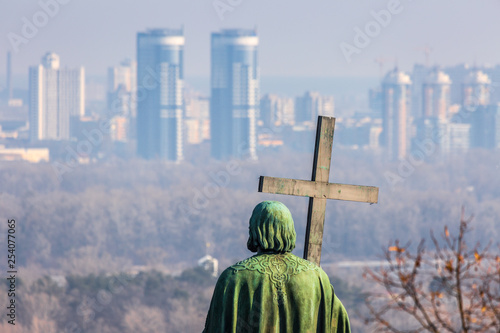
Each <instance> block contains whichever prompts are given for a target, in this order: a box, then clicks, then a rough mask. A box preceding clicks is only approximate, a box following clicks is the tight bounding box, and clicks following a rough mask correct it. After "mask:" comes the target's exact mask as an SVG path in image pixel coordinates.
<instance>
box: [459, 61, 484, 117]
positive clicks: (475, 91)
mask: <svg viewBox="0 0 500 333" xmlns="http://www.w3.org/2000/svg"><path fill="white" fill-rule="evenodd" d="M490 86H491V80H490V78H489V77H488V75H487V74H485V73H484V72H483V71H481V70H479V69H473V70H472V71H471V72H470V73H469V74H468V75H467V76H466V78H465V80H464V83H463V95H462V96H463V101H462V103H463V106H464V107H465V108H466V109H468V110H469V111H474V110H475V108H477V107H478V106H480V105H488V104H489V103H490V88H491V87H490Z"/></svg>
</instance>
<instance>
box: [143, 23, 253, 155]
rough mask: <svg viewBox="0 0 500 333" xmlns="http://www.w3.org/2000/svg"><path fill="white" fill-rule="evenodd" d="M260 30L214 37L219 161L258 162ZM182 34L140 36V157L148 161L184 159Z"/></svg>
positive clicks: (214, 129) (213, 118)
mask: <svg viewBox="0 0 500 333" xmlns="http://www.w3.org/2000/svg"><path fill="white" fill-rule="evenodd" d="M258 43H259V40H258V37H257V33H256V31H255V30H242V29H230V30H222V31H221V32H217V33H212V35H211V99H210V124H211V125H210V126H211V129H210V132H211V133H210V135H211V153H212V156H213V157H214V158H217V159H228V158H231V157H235V158H249V159H256V158H257V155H256V116H257V112H258V106H259V67H258V60H257V48H258ZM184 45H185V37H184V32H183V30H182V29H153V30H148V31H146V32H140V33H138V34H137V129H136V130H137V152H138V155H139V156H141V157H142V158H145V159H161V160H174V161H178V160H182V159H183V112H184V101H183V86H184Z"/></svg>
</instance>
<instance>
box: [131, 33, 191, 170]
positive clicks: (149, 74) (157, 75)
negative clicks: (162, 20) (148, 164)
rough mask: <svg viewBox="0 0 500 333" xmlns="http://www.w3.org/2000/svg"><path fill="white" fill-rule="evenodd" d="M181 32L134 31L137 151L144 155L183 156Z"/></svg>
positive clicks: (150, 157) (163, 157)
mask: <svg viewBox="0 0 500 333" xmlns="http://www.w3.org/2000/svg"><path fill="white" fill-rule="evenodd" d="M183 59H184V33H183V31H182V30H175V29H155V30H148V31H147V32H140V33H138V34H137V153H138V155H139V156H140V157H142V158H145V159H160V160H171V161H179V160H182V158H183V149H182V148H183V141H182V112H183V107H184V103H183V82H184V81H183V80H184V73H183V68H184V63H183Z"/></svg>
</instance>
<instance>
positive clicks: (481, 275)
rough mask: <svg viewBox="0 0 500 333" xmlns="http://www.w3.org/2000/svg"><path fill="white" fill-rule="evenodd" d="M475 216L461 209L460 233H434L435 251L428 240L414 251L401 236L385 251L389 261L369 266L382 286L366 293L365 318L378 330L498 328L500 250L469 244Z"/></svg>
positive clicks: (370, 277) (369, 272) (367, 273)
mask: <svg viewBox="0 0 500 333" xmlns="http://www.w3.org/2000/svg"><path fill="white" fill-rule="evenodd" d="M471 220H472V218H465V217H464V212H463V210H462V216H461V219H460V227H459V231H458V236H454V235H452V234H450V232H449V230H448V228H447V227H445V229H444V233H443V234H442V235H441V237H440V238H441V241H440V240H438V238H436V237H435V236H434V234H433V233H432V232H431V239H432V243H433V246H434V249H433V250H432V251H426V249H425V246H424V240H422V241H421V242H420V243H419V245H418V247H417V249H416V253H411V251H410V248H409V247H410V243H408V244H406V245H404V246H401V245H400V243H399V242H398V241H396V242H394V244H391V245H390V246H389V247H388V248H387V249H386V250H384V255H385V259H386V261H387V262H386V265H385V266H382V267H381V268H380V269H378V270H376V271H375V270H371V269H366V270H365V274H364V276H365V278H366V279H368V280H369V281H372V282H375V284H376V285H377V286H378V289H379V290H377V291H371V292H370V293H368V296H367V298H366V306H367V307H368V310H369V315H368V317H367V318H366V321H365V323H366V324H367V325H371V326H372V328H373V329H374V330H376V331H377V332H394V333H402V332H411V333H413V332H415V333H416V332H435V333H437V332H452V333H455V332H500V256H499V252H500V251H494V250H492V246H491V244H489V245H487V246H481V244H479V243H477V244H475V245H474V246H472V247H469V246H468V245H467V239H466V238H467V234H468V233H469V232H470V230H471V228H470V222H471Z"/></svg>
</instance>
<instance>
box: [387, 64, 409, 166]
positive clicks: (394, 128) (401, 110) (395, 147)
mask: <svg viewBox="0 0 500 333" xmlns="http://www.w3.org/2000/svg"><path fill="white" fill-rule="evenodd" d="M410 89H411V80H410V77H409V76H408V75H407V74H405V73H403V72H401V71H399V70H398V69H397V68H395V69H394V70H393V71H391V72H389V73H388V74H387V75H386V77H385V78H384V81H383V82H382V94H383V106H382V118H383V119H382V122H383V132H382V142H383V144H384V145H385V146H386V147H387V152H388V155H389V158H390V159H393V160H397V159H401V158H404V157H405V156H406V153H407V152H408V149H409V121H410V108H411V90H410Z"/></svg>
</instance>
